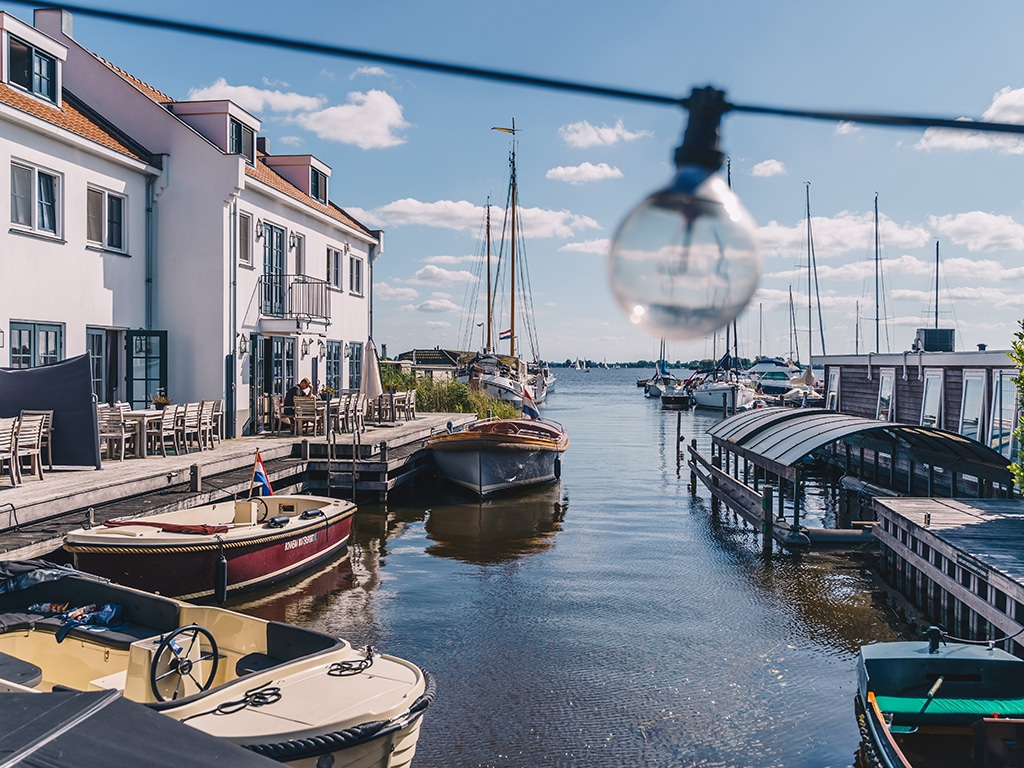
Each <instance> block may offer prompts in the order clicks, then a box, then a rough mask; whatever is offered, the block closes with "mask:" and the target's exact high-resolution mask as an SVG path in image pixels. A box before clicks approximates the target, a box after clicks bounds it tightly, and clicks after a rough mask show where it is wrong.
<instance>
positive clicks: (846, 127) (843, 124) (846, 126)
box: [836, 120, 860, 136]
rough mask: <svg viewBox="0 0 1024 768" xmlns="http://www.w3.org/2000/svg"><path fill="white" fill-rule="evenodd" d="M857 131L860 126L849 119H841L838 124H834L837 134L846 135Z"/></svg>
mask: <svg viewBox="0 0 1024 768" xmlns="http://www.w3.org/2000/svg"><path fill="white" fill-rule="evenodd" d="M859 131H860V126H859V125H857V124H856V123H851V122H850V121H849V120H841V121H840V122H839V124H838V125H836V133H837V134H838V135H839V136H846V135H848V134H851V133H857V132H859Z"/></svg>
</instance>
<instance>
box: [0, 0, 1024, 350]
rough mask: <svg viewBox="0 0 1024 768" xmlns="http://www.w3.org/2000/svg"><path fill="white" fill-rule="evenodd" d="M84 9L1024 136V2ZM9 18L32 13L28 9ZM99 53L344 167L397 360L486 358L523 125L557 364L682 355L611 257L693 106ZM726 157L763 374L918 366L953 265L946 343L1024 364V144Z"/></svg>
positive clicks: (537, 292) (711, 344) (337, 69)
mask: <svg viewBox="0 0 1024 768" xmlns="http://www.w3.org/2000/svg"><path fill="white" fill-rule="evenodd" d="M82 4H83V5H89V6H90V7H94V8H102V9H108V10H118V11H126V12H132V13H138V14H144V15H151V16H154V17H159V18H173V19H175V20H180V21H187V22H193V23H197V24H206V25H211V26H217V27H226V28H231V29H237V30H239V31H243V32H257V33H264V34H272V35H278V36H281V37H286V38H290V39H296V40H304V41H310V42H316V43H326V44H330V45H335V46H342V47H348V48H354V49H360V50H367V51H373V52H379V53H383V54H388V55H395V56H404V57H411V58H417V59H424V60H430V61H437V62H444V63H449V64H457V65H464V66H469V67H477V68H483V69H490V70H500V71H508V72H515V73H517V74H524V75H531V76H538V77H545V78H552V79H557V80H562V81H569V82H579V83H586V84H593V85H598V86H607V87H613V88H621V89H625V90H630V91H640V92H645V93H654V94H661V95H666V96H674V97H676V96H677V97H682V96H686V95H688V94H689V93H690V91H691V90H692V89H693V88H696V87H703V86H706V85H712V86H714V87H715V88H718V89H721V90H723V91H725V93H726V96H727V98H728V100H729V101H730V102H732V103H734V104H739V105H752V106H765V107H773V108H791V109H804V110H820V111H831V112H847V113H849V112H855V113H875V114H895V115H916V116H925V117H938V118H948V119H960V118H964V119H970V120H987V121H994V122H1022V123H1024V46H1022V45H1021V44H1020V39H1019V30H1021V29H1024V4H1022V3H1019V2H1013V1H1012V0H1007V1H1005V2H999V1H994V2H980V3H972V4H969V7H968V4H966V3H962V2H951V1H947V0H931V1H930V2H923V1H920V0H908V1H907V2H901V3H892V2H879V1H876V0H867V2H861V3H842V4H840V3H821V2H816V1H807V2H780V3H765V2H763V1H762V0H722V1H721V2H715V3H696V2H684V0H675V1H674V2H655V1H654V0H648V1H646V2H641V3H635V4H632V5H630V6H629V7H628V9H627V6H626V5H625V4H623V3H621V2H610V1H609V0H588V1H587V2H577V1H576V0H562V1H561V2H555V3H552V2H538V1H537V0H520V1H519V2H516V3H504V4H502V3H476V2H455V1H454V0H435V1H434V2H431V3H423V2H413V1H412V0H382V1H381V2H376V3H352V2H346V3H341V2H335V1H333V0H332V1H330V2H328V1H326V0H324V1H322V2H308V1H307V2H303V1H302V0H293V2H290V3H279V2H267V1H266V0H250V1H249V2H246V3H238V2H225V1H223V0H222V1H221V2H208V1H207V0H204V2H197V1H195V0H177V1H176V2H175V3H173V4H169V3H163V2H161V3H156V2H142V1H140V0H132V1H131V2H129V1H128V0H97V1H96V2H94V3H88V2H87V1H85V0H83V2H82ZM0 9H3V10H6V11H8V12H10V13H12V14H13V15H15V16H18V17H19V18H22V19H27V20H29V19H30V18H31V8H30V7H29V6H26V5H21V4H16V3H5V2H4V0H0ZM74 37H75V38H76V39H77V40H78V41H79V42H80V43H82V44H83V45H84V46H85V47H86V48H88V49H90V50H91V51H93V52H95V53H97V54H98V55H100V56H102V57H104V58H106V59H107V60H109V61H111V62H112V63H114V64H116V65H118V66H119V67H121V68H123V69H125V70H127V71H129V72H131V73H132V74H133V75H135V76H137V77H139V78H141V79H142V80H144V81H145V82H147V83H149V84H150V85H152V86H154V87H156V88H158V89H160V90H162V91H164V92H165V93H168V94H170V95H171V96H173V97H174V98H176V99H178V100H187V99H203V98H230V99H232V100H234V101H235V102H237V103H238V104H240V105H241V106H242V107H244V108H245V109H247V110H249V111H250V112H252V113H253V114H255V115H257V116H258V117H259V118H261V120H262V121H263V122H262V132H261V135H264V136H266V137H267V138H268V139H269V143H270V151H271V152H272V153H274V154H294V153H311V154H313V155H315V156H316V157H317V158H319V159H320V160H322V161H323V162H325V163H327V165H329V166H330V167H331V169H332V174H331V180H330V196H331V198H332V200H333V201H334V202H335V203H337V204H338V205H340V206H341V207H342V208H344V209H345V210H347V211H348V212H350V213H351V214H353V215H354V216H356V217H357V218H358V219H359V220H360V221H362V222H363V223H364V224H366V225H368V226H370V227H372V228H381V229H383V230H384V231H385V248H384V254H383V256H382V257H381V258H380V259H379V260H378V261H377V263H376V264H375V267H374V271H373V306H374V316H373V335H374V339H375V340H376V341H377V343H378V346H379V345H381V344H383V345H386V347H387V351H388V354H389V355H391V356H394V355H397V354H398V353H400V352H402V351H405V350H408V349H412V348H414V347H415V348H424V347H431V348H432V347H435V346H440V347H442V348H458V349H462V348H467V347H478V346H479V345H480V340H481V336H480V331H481V329H480V328H478V327H476V326H475V323H476V322H478V321H480V320H482V317H481V316H479V311H480V310H479V306H480V305H479V304H478V305H477V306H478V309H477V315H476V316H473V315H472V314H470V312H469V310H468V309H467V308H469V307H471V306H472V304H473V297H476V296H478V295H479V291H481V290H482V284H481V282H480V278H479V272H480V270H479V264H480V263H481V254H482V253H483V245H482V242H483V221H484V212H485V207H486V204H487V201H488V199H490V201H491V205H492V206H493V207H492V222H494V223H492V227H494V228H498V227H499V226H500V216H501V210H500V208H502V207H503V206H504V205H505V201H506V196H507V185H508V167H509V164H508V155H509V150H510V148H511V139H510V136H509V134H506V133H502V132H496V131H493V130H491V129H492V128H493V127H495V126H499V127H508V126H510V125H511V123H512V120H515V125H516V128H517V129H519V133H518V134H517V135H516V158H517V169H518V187H519V199H520V205H521V206H522V221H523V235H524V250H525V256H526V259H527V262H528V269H529V282H530V288H531V292H532V305H533V316H534V322H535V325H536V329H537V340H538V344H539V355H540V357H541V358H543V359H546V360H553V361H563V360H565V359H575V358H577V357H578V358H586V359H590V360H593V361H607V362H609V363H613V362H618V361H630V360H638V359H655V358H656V357H657V355H658V349H659V339H657V338H653V337H651V336H649V335H647V334H645V333H644V332H643V331H642V330H641V329H640V328H638V327H636V326H635V325H633V323H631V321H630V320H629V318H627V317H626V316H625V315H624V314H623V313H622V312H621V311H620V309H619V307H618V305H617V303H616V302H615V300H614V298H613V294H612V291H611V289H610V286H609V280H608V265H607V253H608V246H609V242H610V239H611V238H612V237H613V236H614V234H615V231H616V228H617V227H618V225H619V223H620V222H621V221H622V219H623V218H624V217H625V216H626V215H627V214H628V213H629V212H630V210H632V209H633V208H634V207H635V206H636V205H637V204H638V203H639V202H640V201H641V200H643V199H644V197H645V196H646V195H647V194H649V193H650V192H652V191H654V190H656V189H658V188H660V187H662V186H664V185H665V183H666V182H667V181H668V180H669V179H670V178H671V175H672V172H673V162H672V158H673V153H674V150H675V148H676V147H677V146H678V145H679V144H680V141H681V137H682V132H683V129H684V128H685V125H686V117H687V116H686V112H685V110H682V109H680V108H678V107H674V106H665V105H658V104H650V103H642V102H637V101H631V100H622V99H613V98H608V97H604V96H592V95H585V94H575V93H566V92H560V91H554V90H546V89H539V88H536V87H530V86H523V85H517V84H508V83H500V82H493V81H485V80H477V79H470V78H466V77H459V76H453V75H448V74H442V73H437V72H428V71H423V70H418V69H414V68H411V67H405V66H396V65H392V64H381V63H377V62H373V61H365V60H354V59H348V58H342V57H336V56H327V55H323V54H313V53H305V52H296V51H289V50H280V49H275V48H268V47H264V46H258V45H253V44H248V43H241V42H233V41H224V40H217V39H212V38H208V37H198V36H195V35H189V34H186V33H181V32H174V31H169V30H159V29H152V28H146V27H139V26H133V25H129V24H124V23H119V22H112V21H106V20H101V19H95V18H91V17H88V16H84V15H75V16H74ZM720 148H721V150H722V151H723V152H724V153H725V154H726V155H727V157H728V158H729V164H728V174H729V177H730V181H731V184H732V188H733V191H734V192H736V194H737V195H738V196H739V198H740V200H741V201H742V203H743V205H744V206H745V207H746V209H747V210H748V211H749V212H750V214H751V216H752V217H753V219H754V221H755V222H756V225H757V229H756V237H757V242H758V245H759V252H760V256H761V259H762V264H761V272H762V275H761V280H760V284H759V287H758V289H757V291H756V292H755V294H754V295H753V298H752V299H751V301H750V303H749V304H748V306H747V309H746V310H745V311H744V312H743V313H742V314H741V315H740V316H739V318H738V319H737V324H736V327H737V335H738V339H737V345H738V351H739V354H740V355H741V356H747V357H753V356H756V355H781V356H789V355H795V354H796V353H797V352H799V356H800V357H801V359H802V360H804V361H806V359H807V356H808V347H809V346H810V349H811V352H812V353H813V354H814V355H820V354H821V353H822V343H821V335H820V333H819V326H820V325H821V326H824V344H825V349H824V351H825V352H826V353H827V354H830V355H835V354H851V353H855V352H860V353H861V354H863V353H866V352H868V351H874V350H875V349H876V338H877V339H878V349H879V350H880V351H882V352H886V351H893V352H900V351H904V350H907V349H909V348H910V346H911V344H912V342H913V340H914V335H915V330H916V329H917V328H927V327H933V326H934V324H935V316H934V315H935V305H936V297H935V284H936V274H935V269H936V265H935V262H936V243H937V244H938V253H939V275H938V283H939V295H938V310H939V325H940V327H943V328H954V329H955V330H956V337H955V338H956V347H957V349H958V350H973V349H976V348H977V347H976V345H978V344H987V345H988V348H989V349H1007V348H1008V347H1009V345H1010V343H1011V341H1012V338H1013V334H1014V332H1015V331H1017V330H1018V321H1019V320H1021V319H1022V318H1024V300H1022V299H1021V296H1022V289H1024V258H1022V254H1024V186H1022V184H1021V179H1022V178H1024V176H1022V170H1024V168H1022V164H1024V138H1008V137H997V136H996V135H995V134H979V133H977V132H971V131H938V130H933V129H929V130H922V129H919V128H915V129H908V128H884V127H870V126H866V125H858V124H854V123H848V122H845V123H844V122H838V121H830V120H810V119H802V118H791V117H776V116H762V115H752V114H748V113H739V112H734V113H730V114H728V115H726V116H725V117H724V119H723V122H722V128H721V145H720ZM724 172H725V169H723V173H724ZM876 195H877V201H878V202H877V205H878V216H879V230H878V243H879V249H878V252H877V263H878V266H879V269H880V273H881V275H882V280H881V288H880V290H879V291H877V292H876V288H875V285H876V283H875V271H876V248H875V228H874V206H875V199H876ZM808 198H809V202H810V211H811V227H810V229H811V233H812V239H813V244H814V266H815V268H816V272H817V282H816V290H815V288H814V284H811V291H810V292H811V294H812V295H814V294H815V293H816V296H815V298H814V299H813V300H812V301H811V308H812V312H811V315H812V319H811V325H812V329H811V331H812V332H811V333H809V332H808V331H809V329H808V305H809V303H808V292H809V290H808V289H809V281H808V266H807V265H808V244H807V229H808V227H807V220H806V216H807V213H806V210H807V204H808ZM495 237H496V235H495ZM495 247H496V246H495ZM790 292H792V304H791V303H790ZM876 297H877V301H876ZM478 301H480V300H478ZM819 305H820V313H821V320H820V322H819V316H818V313H819V310H818V306H819ZM876 306H877V309H876ZM876 316H877V317H878V321H877V322H876V319H875V318H876ZM522 322H523V321H522V320H520V321H518V323H519V325H520V326H521V325H522ZM794 339H795V341H794ZM523 345H524V341H523V339H520V346H521V347H522V346H523ZM723 349H724V336H723V335H721V334H713V335H708V336H706V337H704V338H700V339H695V340H686V341H679V340H669V341H668V346H667V356H668V358H669V359H670V360H683V361H686V360H690V359H696V358H707V357H712V356H714V355H716V354H719V355H720V354H721V353H722V351H723Z"/></svg>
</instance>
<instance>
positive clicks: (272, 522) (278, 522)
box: [267, 515, 291, 528]
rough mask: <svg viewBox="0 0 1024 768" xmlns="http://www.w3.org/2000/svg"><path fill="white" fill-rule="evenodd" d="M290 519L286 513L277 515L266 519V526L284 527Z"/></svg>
mask: <svg viewBox="0 0 1024 768" xmlns="http://www.w3.org/2000/svg"><path fill="white" fill-rule="evenodd" d="M290 519H291V518H289V517H288V515H277V516H276V517H272V518H270V519H269V520H267V528H284V527H285V526H286V525H288V520H290Z"/></svg>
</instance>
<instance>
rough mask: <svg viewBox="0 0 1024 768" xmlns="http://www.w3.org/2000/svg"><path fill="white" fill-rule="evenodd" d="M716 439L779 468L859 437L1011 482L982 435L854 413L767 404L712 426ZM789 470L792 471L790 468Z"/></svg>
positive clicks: (930, 461)
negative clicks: (974, 436)
mask: <svg viewBox="0 0 1024 768" xmlns="http://www.w3.org/2000/svg"><path fill="white" fill-rule="evenodd" d="M707 432H708V434H709V435H710V436H711V438H712V440H713V442H715V443H716V444H718V445H721V446H722V447H724V448H725V449H726V450H729V451H733V452H736V453H740V454H742V455H745V456H747V457H749V458H751V459H753V460H755V461H756V459H757V458H762V459H764V460H765V463H766V464H770V465H774V466H775V467H777V468H792V467H794V466H796V465H797V464H798V463H799V462H800V461H801V460H802V459H803V458H804V457H805V456H807V455H808V454H810V453H812V452H813V451H815V450H816V449H818V448H824V447H825V446H827V445H830V444H831V443H833V442H835V441H837V440H845V439H848V438H854V437H856V436H860V437H866V438H874V439H878V440H882V441H884V442H886V443H889V444H892V445H895V444H899V445H901V446H902V447H903V448H904V449H905V450H906V451H907V453H908V454H909V455H911V456H912V457H914V458H915V460H917V461H921V462H923V463H927V464H932V465H936V466H944V467H950V468H952V469H955V470H956V471H957V472H963V473H966V474H971V475H975V476H977V477H982V478H985V479H988V480H994V481H995V482H999V483H1005V484H1009V483H1010V482H1011V479H1010V472H1009V470H1008V469H1007V466H1006V465H1007V463H1008V462H1007V460H1006V457H1004V456H1003V455H1002V454H1001V453H999V452H998V451H995V450H993V449H991V448H989V447H988V446H987V445H983V444H982V443H979V442H978V441H976V440H972V439H971V438H968V437H964V436H963V435H958V434H956V433H953V432H946V431H945V430H942V429H937V428H935V427H923V426H920V425H917V424H899V423H890V422H884V421H876V420H875V419H866V418H863V417H861V416H849V415H847V414H843V413H836V412H835V411H824V410H821V409H818V408H762V409H756V410H752V411H746V412H744V413H739V414H736V415H735V416H731V417H729V418H728V419H724V420H722V421H720V422H719V423H718V424H716V425H714V426H713V427H711V428H710V429H708V431H707ZM786 474H787V475H792V473H791V472H787V473H786Z"/></svg>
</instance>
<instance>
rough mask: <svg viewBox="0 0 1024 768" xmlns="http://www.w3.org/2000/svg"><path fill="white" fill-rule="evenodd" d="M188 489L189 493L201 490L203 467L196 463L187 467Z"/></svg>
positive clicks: (200, 491)
mask: <svg viewBox="0 0 1024 768" xmlns="http://www.w3.org/2000/svg"><path fill="white" fill-rule="evenodd" d="M188 490H189V492H190V493H202V491H203V469H202V467H200V466H199V465H198V464H193V465H192V466H191V467H189V468H188Z"/></svg>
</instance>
